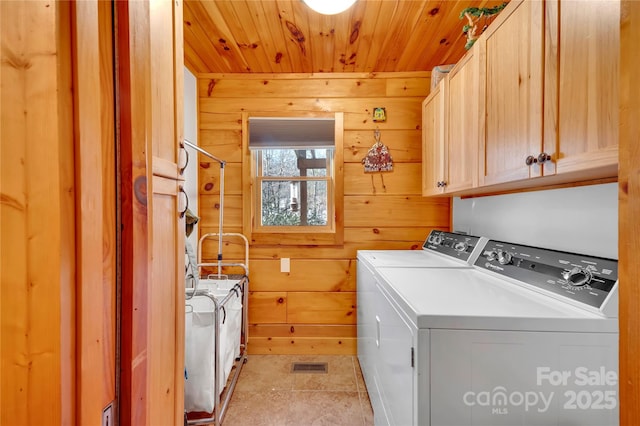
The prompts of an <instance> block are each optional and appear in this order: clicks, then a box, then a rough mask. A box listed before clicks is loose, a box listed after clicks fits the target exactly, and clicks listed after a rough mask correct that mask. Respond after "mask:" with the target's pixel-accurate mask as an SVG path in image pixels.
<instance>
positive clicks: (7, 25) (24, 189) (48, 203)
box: [0, 2, 76, 425]
mask: <svg viewBox="0 0 640 426" xmlns="http://www.w3.org/2000/svg"><path fill="white" fill-rule="evenodd" d="M0 17H1V18H0V19H1V24H0V28H1V30H2V68H1V72H0V79H1V82H2V92H1V102H2V103H1V106H0V109H1V111H2V115H1V119H2V126H1V132H2V137H1V139H2V155H1V156H0V157H1V161H2V162H1V172H2V178H1V182H2V184H1V185H2V186H1V191H2V194H1V195H2V196H1V201H2V210H1V217H2V233H1V235H2V245H1V250H2V256H0V258H1V266H0V270H1V273H0V275H1V278H2V287H1V293H2V295H1V297H0V303H1V307H0V311H1V317H2V333H1V335H2V343H1V345H0V346H1V348H2V350H1V355H2V370H1V371H0V375H1V376H2V381H1V382H2V389H1V391H0V394H1V395H2V398H1V400H2V403H1V406H0V423H1V424H6V425H9V424H25V425H36V424H73V423H74V420H75V410H76V405H75V392H76V384H75V361H76V353H75V339H74V337H75V336H74V329H75V326H74V322H75V315H74V313H75V306H74V305H75V267H76V264H75V241H74V239H75V232H74V225H75V213H74V203H75V199H74V191H75V188H74V152H73V150H74V147H73V137H72V135H73V121H72V116H73V109H72V98H71V90H70V89H71V76H72V72H71V61H70V60H69V59H70V55H71V33H70V29H71V25H70V19H71V13H70V4H69V3H49V2H47V3H45V2H1V3H0ZM34 28H37V29H38V30H37V31H34Z"/></svg>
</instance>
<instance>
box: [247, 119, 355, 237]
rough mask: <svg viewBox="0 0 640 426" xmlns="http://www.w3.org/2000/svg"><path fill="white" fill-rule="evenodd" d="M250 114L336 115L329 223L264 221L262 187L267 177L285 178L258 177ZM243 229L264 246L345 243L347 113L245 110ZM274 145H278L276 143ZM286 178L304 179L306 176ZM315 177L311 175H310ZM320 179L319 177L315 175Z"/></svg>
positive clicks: (328, 180) (328, 173) (328, 192)
mask: <svg viewBox="0 0 640 426" xmlns="http://www.w3.org/2000/svg"><path fill="white" fill-rule="evenodd" d="M250 117H282V118H291V117H306V118H310V117H317V118H333V119H334V129H335V138H334V146H333V156H332V159H331V166H332V167H331V168H330V169H328V170H327V177H326V180H327V224H326V225H324V226H322V225H320V226H318V225H306V226H305V225H292V226H270V225H262V224H261V215H262V209H261V207H262V206H261V202H262V200H261V188H262V182H263V181H264V180H276V181H278V180H283V178H282V177H275V176H274V177H264V176H258V170H259V165H258V163H257V153H256V151H255V150H254V151H253V152H252V150H251V149H250V148H249V118H250ZM242 130H243V132H242V133H243V138H242V139H243V228H244V229H243V232H244V234H245V235H247V237H248V238H249V239H250V241H251V243H252V244H258V245H260V244H263V245H338V244H342V243H343V242H344V241H343V236H344V231H343V228H344V219H343V218H344V214H343V210H344V191H343V163H344V160H343V157H344V153H343V133H344V114H343V113H341V112H337V113H321V112H320V113H315V112H313V113H308V114H304V115H295V114H283V113H279V114H264V113H249V112H245V113H243V117H242ZM273 148H276V147H275V146H274V147H273ZM285 179H286V180H303V179H304V178H297V179H292V178H290V177H286V178H285ZM308 179H309V180H312V179H311V178H308ZM313 180H318V178H313Z"/></svg>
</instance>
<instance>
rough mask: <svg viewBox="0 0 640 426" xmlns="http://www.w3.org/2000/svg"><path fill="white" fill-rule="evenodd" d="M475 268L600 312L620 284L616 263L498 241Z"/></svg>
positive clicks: (488, 246)
mask: <svg viewBox="0 0 640 426" xmlns="http://www.w3.org/2000/svg"><path fill="white" fill-rule="evenodd" d="M474 265H475V266H476V267H479V268H482V269H485V270H488V271H492V272H494V273H496V274H499V275H503V276H505V277H509V278H512V279H514V280H517V281H520V282H522V283H525V284H527V285H529V286H533V287H535V288H536V289H540V290H543V291H545V292H549V293H551V294H553V295H555V296H556V297H560V298H566V299H569V300H571V301H572V302H573V303H574V304H578V305H584V306H586V307H592V308H596V309H597V310H598V311H600V312H602V311H603V310H604V307H605V304H606V303H607V302H608V301H609V300H610V296H611V295H612V294H613V293H614V292H615V290H616V284H617V282H618V261H617V260H613V259H605V258H601V257H593V256H586V255H581V254H576V253H567V252H562V251H556V250H549V249H542V248H537V247H530V246H525V245H520V244H512V243H506V242H502V241H496V240H489V241H488V242H487V244H486V245H485V246H484V249H483V250H482V253H481V254H480V256H479V257H478V259H477V260H476V261H475V263H474ZM615 302H616V303H617V300H615ZM616 311H617V309H616Z"/></svg>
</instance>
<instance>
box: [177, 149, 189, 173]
mask: <svg viewBox="0 0 640 426" xmlns="http://www.w3.org/2000/svg"><path fill="white" fill-rule="evenodd" d="M180 149H182V151H184V155H185V162H184V166H183V167H180V168H178V173H180V176H182V175H183V174H184V171H185V170H186V168H187V165H189V151H187V148H185V146H184V143H183V142H180Z"/></svg>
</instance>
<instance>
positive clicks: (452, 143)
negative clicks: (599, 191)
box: [423, 0, 620, 195]
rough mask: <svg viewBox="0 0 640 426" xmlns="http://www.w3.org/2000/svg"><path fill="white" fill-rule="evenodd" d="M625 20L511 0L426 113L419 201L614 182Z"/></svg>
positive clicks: (596, 10)
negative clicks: (621, 25)
mask: <svg viewBox="0 0 640 426" xmlns="http://www.w3.org/2000/svg"><path fill="white" fill-rule="evenodd" d="M619 21H620V3H619V2H616V1H613V2H612V1H610V0H594V1H588V2H584V1H574V0H548V1H545V2H541V1H525V0H512V1H511V2H510V3H509V5H508V6H507V7H506V8H505V9H504V11H503V12H502V13H501V14H500V15H499V16H498V17H497V18H496V20H495V21H494V22H493V23H492V24H491V25H490V26H489V28H487V30H486V31H485V32H484V33H483V34H482V36H481V37H480V38H479V39H478V40H477V41H476V43H475V45H474V46H473V48H472V49H471V50H470V51H469V52H468V53H467V55H465V57H463V59H462V60H461V61H460V63H459V64H458V65H457V66H456V67H455V68H454V69H453V70H452V71H451V73H450V74H449V75H448V76H447V78H446V79H445V80H444V84H441V85H439V86H438V87H437V88H436V90H435V91H434V93H433V94H432V95H430V96H429V97H428V98H427V99H426V100H425V103H424V104H423V114H424V123H423V126H424V135H423V139H424V141H423V150H424V164H423V195H439V194H456V195H460V194H481V193H487V192H495V191H501V190H512V189H525V188H531V187H541V186H543V185H552V184H566V183H572V182H579V181H596V180H597V179H602V178H612V177H616V176H617V166H618V123H619V120H618V115H619V112H618V86H619V84H618V80H619V76H618V68H619V60H620V59H619V58H620V53H619V52H620V49H619V46H620V28H619ZM442 93H444V99H443V98H442ZM476 111H477V113H476ZM472 163H473V164H477V169H476V168H475V167H474V166H472ZM533 178H535V179H533ZM539 178H542V179H539ZM443 183H444V185H443Z"/></svg>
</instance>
